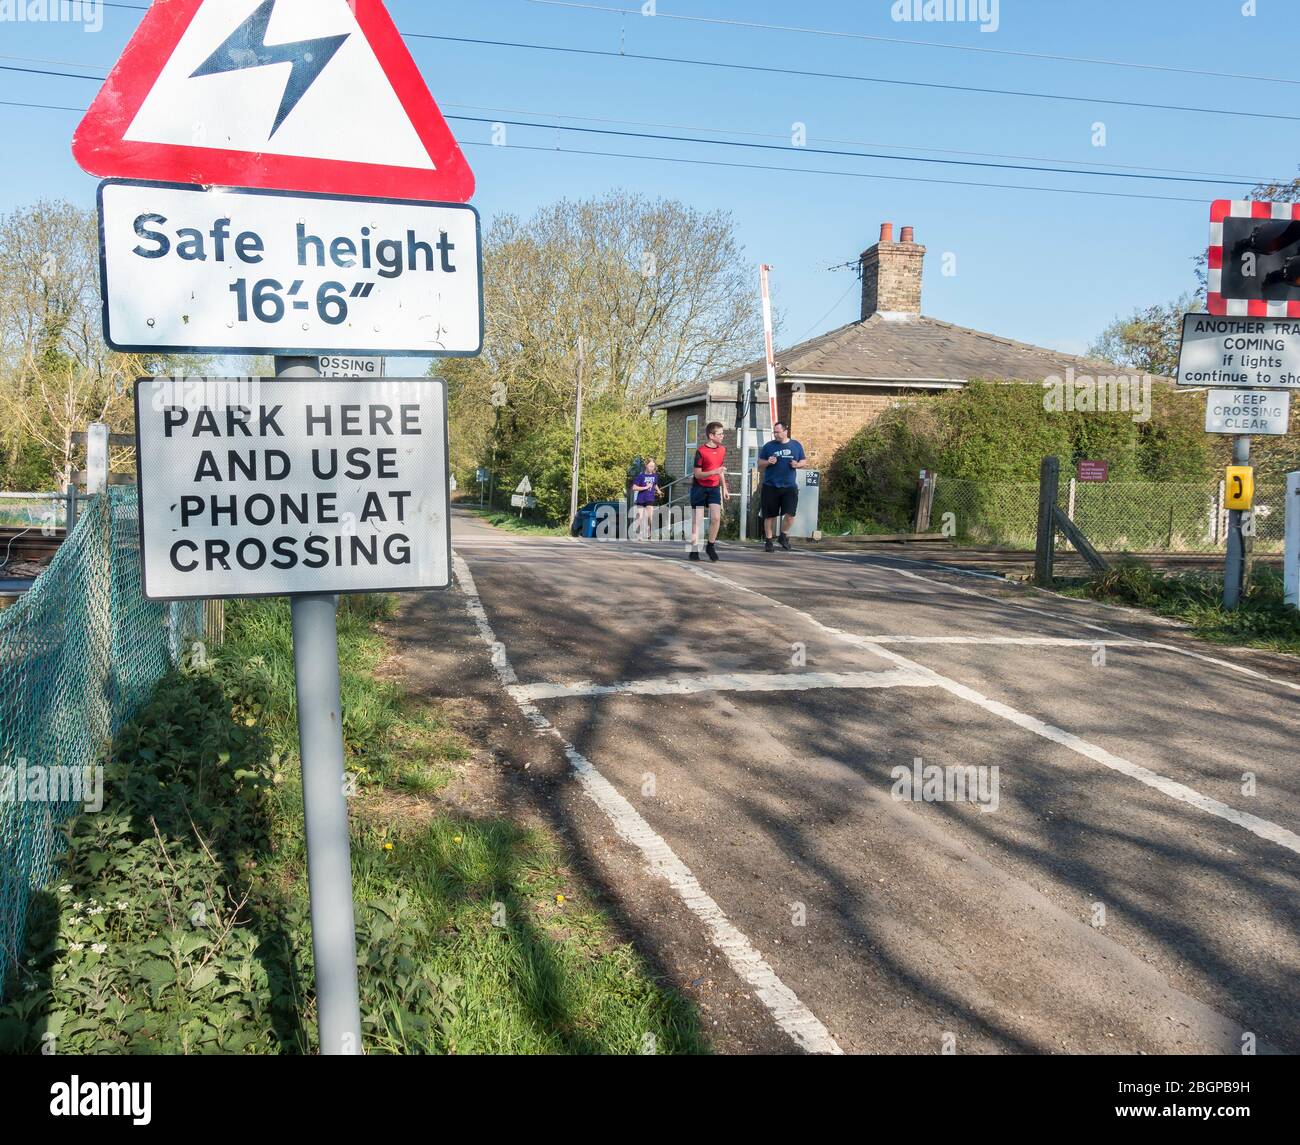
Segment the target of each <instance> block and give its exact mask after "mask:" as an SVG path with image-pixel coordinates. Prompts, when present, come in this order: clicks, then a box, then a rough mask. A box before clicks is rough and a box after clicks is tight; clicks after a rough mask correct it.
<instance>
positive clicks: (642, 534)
mask: <svg viewBox="0 0 1300 1145" xmlns="http://www.w3.org/2000/svg"><path fill="white" fill-rule="evenodd" d="M658 488H659V467H658V466H657V465H656V464H655V459H654V458H653V457H648V458H646V463H645V471H644V472H643V473H642V474H641V475H640V476H639V477H638V478H637V479H636V481H634V482H633V483H632V493H633V496H634V497H635V499H636V536H637V538H638V539H639V540H642V541H648V540H649V539H650V519H651V515H652V514H653V512H654V506H655V498H656V496H657V493H658Z"/></svg>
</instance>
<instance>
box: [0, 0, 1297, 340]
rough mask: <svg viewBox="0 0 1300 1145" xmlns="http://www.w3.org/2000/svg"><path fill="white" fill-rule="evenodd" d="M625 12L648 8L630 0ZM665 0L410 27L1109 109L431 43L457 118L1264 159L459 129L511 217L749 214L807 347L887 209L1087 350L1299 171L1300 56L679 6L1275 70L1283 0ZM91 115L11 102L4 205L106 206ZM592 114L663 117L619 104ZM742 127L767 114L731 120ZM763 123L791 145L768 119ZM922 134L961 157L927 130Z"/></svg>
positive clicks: (787, 312)
mask: <svg viewBox="0 0 1300 1145" xmlns="http://www.w3.org/2000/svg"><path fill="white" fill-rule="evenodd" d="M14 2H24V0H14ZM25 2H28V3H30V0H25ZM137 2H138V0H137ZM606 6H609V7H613V6H616V0H606ZM622 6H625V7H628V8H634V7H635V8H639V4H637V5H635V6H634V5H633V4H631V3H630V2H628V0H624V2H623V5H622ZM658 7H659V11H660V13H661V15H660V16H656V17H645V16H642V15H641V14H640V13H639V12H633V14H629V15H626V16H624V15H619V14H617V13H611V12H604V11H592V10H588V9H585V8H581V7H566V6H560V5H555V4H543V3H537V2H530V0H473V2H472V3H470V2H456V3H443V2H435V0H390V3H389V8H390V11H391V12H392V14H393V16H394V18H395V20H396V21H397V24H398V26H399V27H400V28H402V30H403V31H408V32H427V33H435V34H440V35H447V36H463V37H470V38H483V39H495V40H512V41H525V42H528V43H534V44H553V45H564V46H572V47H583V48H595V49H603V50H613V51H617V50H619V48H620V45H622V46H623V47H624V48H625V50H626V51H628V52H638V53H643V54H658V55H672V56H689V57H693V58H696V59H709V60H723V61H729V62H736V63H746V64H761V65H771V66H777V67H787V68H798V69H803V70H814V71H823V72H847V73H854V74H860V75H872V76H876V77H880V78H886V79H900V80H922V81H926V82H934V83H944V84H961V85H972V86H980V87H1000V88H1014V89H1023V90H1030V91H1043V92H1055V93H1062V94H1070V95H1081V96H1085V97H1087V99H1088V101H1089V102H1083V103H1064V102H1052V101H1043V100H1032V99H1022V98H1013V97H1008V96H995V95H982V94H975V93H953V92H946V91H935V90H927V89H922V88H910V87H895V86H887V85H877V84H866V83H856V82H845V81H842V80H836V79H827V78H808V77H795V76H780V75H771V74H759V73H747V72H737V71H728V70H722V69H716V68H699V67H691V66H686V65H682V64H676V63H659V62H647V61H642V60H635V59H627V58H622V59H620V58H601V57H592V56H574V55H563V54H557V53H551V52H542V51H528V50H519V49H514V48H507V47H499V46H487V45H468V44H454V43H446V42H438V41H431V40H412V41H409V43H410V46H411V48H412V51H413V54H414V56H415V58H416V60H417V62H418V63H419V64H420V66H421V68H422V70H423V72H424V74H425V76H426V78H427V80H428V82H429V85H430V88H431V89H432V91H433V93H434V96H435V98H436V99H437V100H438V102H439V104H440V105H441V106H442V107H443V110H444V111H445V112H446V113H447V114H448V115H449V116H451V115H457V114H460V115H467V116H487V117H498V116H499V117H503V118H527V117H532V118H539V117H540V118H546V119H554V117H557V116H573V117H590V118H592V119H593V120H594V119H595V117H600V118H601V119H607V120H620V121H634V122H636V123H643V124H666V125H674V126H675V127H676V128H693V129H698V130H697V131H696V134H704V135H709V136H714V137H722V136H725V137H727V138H731V139H750V140H751V141H758V142H766V143H772V144H777V145H780V144H788V143H789V142H790V134H791V130H792V125H794V124H796V123H803V124H806V127H807V135H808V145H809V146H810V147H816V146H829V147H841V148H844V149H850V150H852V149H858V150H866V149H871V150H878V151H879V150H885V151H900V152H901V150H902V149H904V148H911V149H917V148H933V149H938V150H946V151H949V152H983V153H998V154H1002V155H1014V156H1031V157H1035V159H1032V160H1028V161H1029V162H1034V161H1036V160H1061V161H1072V162H1074V163H1095V164H1104V165H1107V166H1110V167H1113V168H1115V169H1119V168H1121V167H1124V166H1130V167H1131V166H1141V167H1148V168H1161V169H1167V170H1175V169H1177V170H1180V171H1187V170H1191V171H1195V172H1197V173H1204V172H1215V173H1221V174H1222V175H1224V176H1226V177H1228V178H1229V179H1233V178H1234V177H1236V178H1237V179H1239V181H1235V182H1231V183H1230V184H1229V185H1226V186H1219V187H1215V186H1213V185H1209V184H1205V183H1180V182H1147V181H1139V180H1130V179H1110V178H1094V177H1088V176H1084V175H1080V174H1070V175H1043V174H1034V173H1029V172H1023V171H996V170H985V169H981V168H974V167H951V166H950V167H943V166H931V165H928V164H921V163H906V162H899V161H895V160H881V159H860V158H849V157H838V156H817V155H807V154H795V155H790V154H772V153H770V152H768V153H764V152H762V151H750V150H746V149H743V148H731V147H727V148H720V147H711V146H703V145H697V144H686V143H672V142H660V141H647V140H632V139H618V138H613V137H604V136H591V135H586V136H584V135H576V134H569V133H566V132H556V131H553V130H549V129H548V130H537V129H525V128H511V129H510V134H509V136H508V139H509V142H510V144H513V145H514V146H506V147H503V148H502V147H495V148H494V147H490V146H475V144H486V143H487V141H488V139H489V132H490V128H489V127H488V125H486V124H482V123H478V124H475V123H466V122H463V121H457V120H453V121H452V127H453V129H454V130H455V131H456V134H457V136H458V137H459V138H460V139H461V141H462V142H463V143H464V144H466V145H467V146H466V153H467V155H468V157H469V160H470V163H471V164H472V165H473V167H474V169H475V171H476V174H477V176H478V193H477V195H476V197H475V200H474V202H475V205H476V206H477V207H478V208H479V209H480V211H481V212H482V213H483V216H484V219H485V221H486V222H487V223H488V224H489V225H490V223H491V220H492V218H493V217H494V216H495V215H497V214H499V213H501V212H507V211H508V212H514V213H517V214H522V215H527V214H529V213H531V212H532V211H533V210H534V209H535V208H537V207H539V206H541V205H544V204H546V203H549V202H552V201H554V200H555V199H558V198H562V197H566V196H567V197H586V196H591V195H596V194H600V193H602V192H604V191H606V190H609V189H612V188H617V187H624V188H628V189H630V190H635V191H639V192H642V193H644V194H647V195H650V196H665V197H672V198H677V199H681V200H683V201H685V202H686V203H688V204H690V205H692V206H694V207H697V208H700V209H723V210H727V211H730V212H732V214H733V215H734V218H735V223H736V229H737V233H738V236H739V239H740V241H741V242H742V243H743V244H744V247H745V251H746V254H747V256H748V257H749V258H750V259H751V260H752V262H753V263H754V264H755V268H756V267H757V263H759V262H760V261H762V262H768V263H771V264H773V266H774V267H775V268H776V269H775V272H774V291H775V295H776V300H777V305H778V307H779V309H780V310H781V312H782V314H783V317H784V321H783V329H782V332H781V337H780V338H779V341H780V342H781V343H783V344H789V343H791V342H794V341H797V340H799V339H801V338H803V337H809V336H812V335H813V334H816V333H819V332H821V331H823V330H826V329H829V328H831V327H833V326H836V325H839V324H841V323H843V322H848V321H852V320H853V319H855V318H856V317H857V315H858V298H857V295H858V288H857V284H856V280H855V279H854V277H853V276H852V273H851V272H850V271H848V270H831V269H828V268H831V267H834V266H836V265H837V264H842V263H845V262H848V261H850V260H852V259H854V258H855V257H856V255H857V253H858V252H859V251H860V250H862V249H863V248H864V247H865V246H867V245H870V243H872V242H873V241H874V240H875V237H876V236H877V235H878V233H879V225H880V223H881V222H882V221H885V220H891V221H893V222H894V223H895V224H897V225H899V226H902V225H911V226H914V227H915V228H916V234H917V240H918V241H920V242H923V243H925V244H926V246H927V247H928V248H929V256H928V258H927V261H926V287H925V299H924V310H925V312H926V313H927V314H930V315H933V316H934V317H937V318H942V319H945V320H948V321H952V322H957V323H960V324H963V325H967V326H973V327H976V328H979V329H982V330H987V331H990V332H992V333H996V334H1001V335H1004V336H1007V337H1013V338H1019V339H1023V340H1026V341H1031V342H1037V343H1040V344H1043V345H1048V346H1053V347H1057V348H1060V349H1065V350H1071V351H1082V350H1083V349H1084V348H1085V347H1086V345H1087V344H1088V343H1089V342H1090V341H1091V340H1092V339H1093V338H1094V337H1095V336H1096V334H1097V333H1098V332H1099V331H1100V330H1101V329H1102V328H1103V327H1104V326H1105V325H1106V323H1107V322H1108V321H1110V319H1111V318H1113V317H1114V316H1115V315H1117V314H1120V313H1126V312H1128V311H1130V310H1132V309H1133V308H1134V307H1137V306H1140V305H1146V304H1149V303H1153V302H1159V301H1165V300H1167V299H1170V298H1172V297H1173V296H1175V295H1177V294H1179V293H1180V292H1182V291H1184V290H1187V289H1189V288H1190V287H1191V286H1192V284H1193V280H1192V266H1191V261H1190V260H1191V257H1192V256H1193V255H1194V254H1195V253H1196V252H1197V251H1198V250H1201V249H1202V248H1203V247H1204V246H1205V244H1206V237H1207V229H1208V214H1209V212H1208V202H1209V200H1211V199H1213V198H1217V197H1225V198H1231V197H1239V196H1241V195H1243V194H1244V193H1245V191H1246V190H1247V189H1248V187H1249V186H1250V185H1251V182H1252V181H1253V180H1254V179H1256V178H1261V177H1278V178H1283V177H1284V178H1290V177H1291V176H1292V175H1294V174H1295V173H1296V170H1297V165H1298V164H1300V119H1298V120H1297V121H1290V122H1288V121H1286V120H1278V119H1274V120H1269V119H1266V118H1259V117H1258V113H1261V112H1271V113H1275V114H1279V115H1283V116H1286V115H1296V116H1297V117H1300V99H1297V96H1300V87H1298V86H1297V82H1300V76H1298V77H1297V80H1296V81H1292V82H1291V83H1282V82H1261V81H1258V80H1250V79H1231V78H1223V77H1219V76H1206V75H1189V74H1181V73H1178V72H1167V71H1155V70H1137V69H1132V68H1123V67H1113V66H1102V65H1099V64H1091V63H1076V62H1067V61H1061V60H1046V59H1040V58H1032V57H1026V56H1018V55H1001V54H991V53H989V52H974V51H965V50H950V49H944V48H938V47H922V46H913V45H908V44H901V43H887V42H881V41H873V40H865V39H853V38H846V37H840V38H835V37H827V36H817V35H809V34H798V33H793V32H781V31H771V30H763V29H758V28H747V27H739V26H728V25H718V24H708V23H699V22H688V21H682V20H673V19H667V18H664V16H666V15H669V14H676V15H689V16H706V17H715V18H720V19H724V20H740V21H750V22H757V23H772V24H781V25H793V24H797V25H800V26H802V27H811V28H821V29H831V30H836V31H843V32H858V33H866V34H870V35H875V36H888V37H897V38H902V39H916V40H927V41H934V42H936V43H940V44H946V45H962V46H965V47H968V48H970V47H973V48H983V49H998V50H999V51H1002V52H1031V53H1046V54H1058V55H1059V54H1064V55H1070V56H1076V57H1092V58H1103V59H1108V60H1124V61H1130V62H1138V63H1144V64H1156V65H1164V66H1168V67H1175V68H1187V69H1201V70H1207V71H1213V72H1232V73H1243V74H1247V75H1264V76H1275V77H1276V76H1286V75H1289V74H1294V73H1292V72H1291V71H1290V68H1289V65H1290V63H1291V62H1292V61H1294V60H1295V59H1296V58H1300V20H1298V19H1297V18H1296V17H1297V12H1296V5H1295V0H1257V4H1256V14H1255V15H1253V16H1247V15H1244V14H1243V11H1242V9H1243V0H1143V2H1142V3H1135V2H1134V0H1077V2H1076V0H1001V2H1000V3H999V4H998V5H997V9H998V12H997V15H998V27H997V30H996V31H988V32H985V31H981V28H980V25H979V23H977V22H969V21H968V22H938V23H935V22H927V23H916V22H898V21H895V20H894V19H892V11H893V9H894V7H895V4H894V2H893V0H852V2H850V0H805V2H803V3H800V4H797V5H796V4H791V3H789V2H788V0H787V2H785V3H778V2H776V0H747V2H745V3H734V2H733V3H726V2H723V0H704V2H691V0H664V2H661V3H659V5H658ZM140 15H141V14H140V13H139V12H136V11H124V10H121V9H109V10H106V11H105V12H104V22H103V28H102V30H101V31H98V32H91V31H87V30H84V29H82V28H81V27H79V26H78V25H75V24H58V23H46V24H37V23H0V55H3V56H22V57H36V58H40V59H44V60H53V61H59V62H60V66H61V65H63V64H66V63H69V62H70V63H77V64H84V65H87V66H88V67H89V68H93V69H98V70H99V74H103V72H104V71H105V70H107V68H108V67H109V66H111V64H112V63H113V62H114V61H115V60H116V58H117V56H118V54H119V53H120V52H121V50H122V48H123V46H124V45H125V43H126V41H127V39H128V38H129V36H130V34H131V32H132V31H133V30H134V28H135V26H136V24H137V23H138V21H139V19H140ZM6 63H8V64H15V63H19V62H18V61H14V60H5V59H0V64H6ZM19 66H38V67H39V66H42V65H27V64H21V63H19ZM48 66H55V65H48ZM62 70H76V69H69V68H66V67H62ZM96 90H97V85H96V84H94V83H90V82H85V81H82V80H77V79H67V78H56V77H47V76H37V75H27V74H20V73H16V72H5V71H0V101H4V100H18V101H27V102H36V103H51V104H66V105H68V106H85V104H86V103H88V102H89V100H90V99H91V98H92V97H93V95H94V93H95V91H96ZM1101 98H1104V99H1112V100H1129V101H1140V102H1156V103H1166V104H1184V105H1192V106H1196V107H1202V108H1228V109H1234V110H1239V111H1245V112H1251V113H1255V117H1229V116H1220V115H1206V114H1197V113H1191V112H1172V111H1157V110H1152V109H1145V108H1131V107H1119V106H1106V105H1103V104H1100V103H1096V102H1092V101H1093V100H1097V99H1101ZM483 109H492V110H483ZM359 111H363V109H359ZM519 113H526V115H521V114H519ZM76 120H77V116H76V115H74V114H69V113H67V112H59V111H37V110H31V109H26V108H14V107H3V106H0V138H3V139H4V140H5V142H6V146H5V154H6V158H7V160H8V162H7V163H6V164H5V166H4V168H3V174H0V210H9V209H12V208H14V207H18V206H22V205H24V204H27V203H30V202H32V201H34V200H36V199H39V198H50V197H66V198H68V199H71V200H73V201H75V202H78V203H81V204H84V205H87V206H88V205H90V204H91V203H92V202H93V194H94V186H95V182H94V180H92V179H91V178H90V177H88V176H86V175H83V174H81V173H80V172H79V170H78V169H77V167H76V166H75V164H74V163H73V160H72V158H71V154H70V152H69V141H70V138H71V134H72V130H73V128H74V126H75V124H76ZM565 122H568V123H576V122H579V121H577V120H567V121H565ZM1098 122H1101V123H1104V125H1105V136H1106V146H1105V147H1095V146H1094V145H1093V139H1094V124H1096V123H1098ZM585 125H586V126H591V127H602V126H603V127H611V128H615V129H625V130H633V131H636V130H652V131H653V130H662V129H658V128H639V127H636V126H624V125H620V124H618V123H603V122H587V123H585ZM670 130H672V129H670ZM740 132H749V133H758V134H757V135H756V136H755V135H750V136H742V135H738V134H729V133H740ZM675 133H676V134H689V132H685V131H680V130H678V131H675ZM765 135H770V136H771V137H772V138H770V139H769V138H762V136H765ZM828 140H839V141H851V142H850V143H845V142H840V143H829V142H826V141H828ZM520 144H529V145H533V146H540V147H545V148H552V147H554V146H556V145H557V144H558V145H559V146H562V147H569V148H580V149H587V150H596V151H605V152H621V153H629V152H635V153H641V154H658V155H665V156H675V157H682V158H695V159H720V160H724V161H730V162H739V163H755V164H776V165H788V166H790V167H805V168H832V169H837V170H845V171H858V172H862V173H868V174H875V175H890V176H908V177H913V178H929V179H943V180H967V181H976V182H988V183H1008V184H1014V185H1017V186H1030V185H1042V186H1055V187H1072V188H1084V189H1090V190H1098V191H1107V192H1112V193H1117V192H1130V193H1134V194H1146V195H1152V196H1161V197H1168V198H1170V199H1177V200H1192V201H1167V202H1166V201H1150V200H1143V199H1129V198H1097V197H1088V196H1081V195H1068V194H1049V193H1029V192H1025V191H1018V190H1007V189H993V188H982V187H971V186H951V185H949V186H945V185H937V184H934V183H920V182H905V181H885V180H876V179H864V178H848V177H841V176H831V175H814V174H799V173H789V174H787V173H778V172H772V171H746V170H738V169H732V168H726V167H708V166H691V165H684V164H676V163H659V162H651V161H646V160H643V159H633V158H604V157H594V156H580V155H572V154H563V153H557V152H555V151H553V150H552V151H526V150H523V149H521V147H519V146H518V145H520ZM907 154H911V155H918V156H919V155H929V156H930V157H938V156H935V155H934V154H933V153H930V152H920V151H917V150H911V151H908V152H907ZM946 157H947V158H954V159H955V158H963V156H958V155H951V154H950V155H948V156H946ZM964 158H970V159H979V158H980V157H979V156H965V157H964ZM987 161H989V162H994V163H997V162H1003V163H1012V162H1017V161H1018V160H1015V159H996V158H991V159H988V160H987ZM1043 165H1049V166H1050V165H1054V164H1052V163H1046V164H1043ZM945 253H951V254H952V255H954V256H955V268H956V274H955V275H952V276H950V277H945V276H944V275H943V274H942V273H941V268H942V260H943V256H944V254H945ZM755 305H756V306H757V269H755ZM753 353H755V354H758V353H761V346H759V347H754V348H753Z"/></svg>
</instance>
